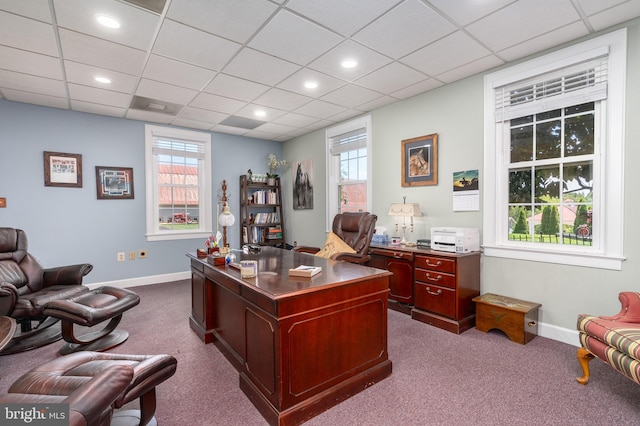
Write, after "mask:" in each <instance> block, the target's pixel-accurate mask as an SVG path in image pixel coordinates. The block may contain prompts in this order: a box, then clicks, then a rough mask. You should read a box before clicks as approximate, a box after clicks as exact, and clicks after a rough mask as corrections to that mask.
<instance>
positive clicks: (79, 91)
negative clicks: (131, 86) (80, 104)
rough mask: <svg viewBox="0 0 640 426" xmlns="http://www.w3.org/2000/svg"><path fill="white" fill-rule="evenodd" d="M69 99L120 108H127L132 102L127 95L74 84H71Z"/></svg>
mask: <svg viewBox="0 0 640 426" xmlns="http://www.w3.org/2000/svg"><path fill="white" fill-rule="evenodd" d="M69 97H70V99H73V100H76V101H85V102H93V103H96V104H103V105H108V106H114V107H118V108H127V107H128V106H129V102H130V101H131V95H128V94H125V93H120V92H112V91H110V90H104V89H96V88H95V87H89V86H81V85H79V84H73V83H70V84H69Z"/></svg>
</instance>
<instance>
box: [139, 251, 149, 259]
mask: <svg viewBox="0 0 640 426" xmlns="http://www.w3.org/2000/svg"><path fill="white" fill-rule="evenodd" d="M147 256H148V253H147V251H146V250H138V259H144V258H146V257H147Z"/></svg>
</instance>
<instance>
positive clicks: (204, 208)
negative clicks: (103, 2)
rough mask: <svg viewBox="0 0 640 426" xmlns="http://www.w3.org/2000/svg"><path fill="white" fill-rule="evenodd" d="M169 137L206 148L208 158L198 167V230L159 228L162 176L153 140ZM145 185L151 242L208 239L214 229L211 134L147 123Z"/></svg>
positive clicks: (148, 233) (205, 153)
mask: <svg viewBox="0 0 640 426" xmlns="http://www.w3.org/2000/svg"><path fill="white" fill-rule="evenodd" d="M156 137H165V138H167V139H177V140H182V141H189V142H193V143H196V144H199V145H202V146H203V147H204V159H203V160H202V164H201V165H199V167H198V193H199V194H198V198H199V199H198V202H199V206H200V207H199V211H200V214H199V215H198V224H199V229H197V230H180V231H174V230H172V231H162V230H160V228H159V200H158V180H157V177H158V173H157V168H156V162H155V160H154V154H153V139H154V138H156ZM145 176H146V181H145V186H146V222H147V233H146V237H147V241H165V240H186V239H193V238H207V237H208V236H209V235H211V232H212V229H213V219H212V207H211V206H212V194H211V134H210V133H205V132H196V131H192V130H184V129H178V128H172V127H165V126H156V125H152V124H145Z"/></svg>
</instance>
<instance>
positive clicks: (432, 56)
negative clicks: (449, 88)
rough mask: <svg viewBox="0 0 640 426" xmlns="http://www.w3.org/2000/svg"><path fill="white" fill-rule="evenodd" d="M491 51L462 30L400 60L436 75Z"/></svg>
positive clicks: (428, 73) (426, 72) (430, 74)
mask: <svg viewBox="0 0 640 426" xmlns="http://www.w3.org/2000/svg"><path fill="white" fill-rule="evenodd" d="M490 53H491V52H490V51H489V50H487V49H486V48H484V47H483V46H482V45H480V44H479V43H478V42H477V41H475V40H474V39H472V38H471V37H469V36H468V35H467V34H465V33H464V32H462V31H457V32H455V33H453V34H451V35H449V36H447V37H445V38H443V39H441V40H438V41H437V42H435V43H433V44H430V45H429V46H427V47H424V48H422V49H420V50H418V51H417V52H414V53H412V54H410V55H408V56H406V57H404V58H402V60H401V62H403V63H405V64H407V65H409V66H410V67H413V68H415V69H417V70H419V71H421V72H423V73H425V74H427V75H429V76H436V75H438V74H442V73H443V72H445V71H449V70H452V69H453V68H456V67H459V66H460V65H464V64H467V63H469V62H472V61H475V60H477V59H480V58H482V57H484V56H487V55H489V54H490Z"/></svg>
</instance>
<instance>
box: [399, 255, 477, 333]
mask: <svg viewBox="0 0 640 426" xmlns="http://www.w3.org/2000/svg"><path fill="white" fill-rule="evenodd" d="M414 273H415V307H414V308H413V310H412V311H411V317H412V318H413V319H415V320H418V321H422V322H425V323H427V324H432V325H435V326H436V327H439V328H443V329H445V330H447V331H451V332H452V333H458V334H459V333H462V332H463V331H465V330H468V329H469V328H471V327H473V326H474V325H475V317H476V316H475V305H474V303H473V301H472V299H473V298H474V297H476V296H478V295H479V294H480V253H479V252H474V253H469V254H462V255H459V254H458V255H456V254H453V253H452V254H448V253H447V254H445V253H442V254H440V253H439V252H438V253H437V254H436V253H435V252H433V251H432V252H431V253H429V254H416V256H415V272H414Z"/></svg>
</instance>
